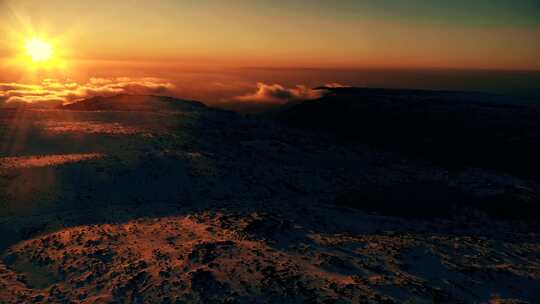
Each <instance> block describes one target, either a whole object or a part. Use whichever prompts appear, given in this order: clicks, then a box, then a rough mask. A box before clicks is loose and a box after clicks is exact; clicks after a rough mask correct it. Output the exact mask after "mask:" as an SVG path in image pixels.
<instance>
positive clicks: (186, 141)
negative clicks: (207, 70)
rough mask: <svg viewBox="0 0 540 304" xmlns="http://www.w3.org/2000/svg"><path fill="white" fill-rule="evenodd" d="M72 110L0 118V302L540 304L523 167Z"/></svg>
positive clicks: (531, 193)
mask: <svg viewBox="0 0 540 304" xmlns="http://www.w3.org/2000/svg"><path fill="white" fill-rule="evenodd" d="M324 98H328V96H327V97H324ZM324 98H323V101H324ZM117 99H118V100H121V101H118V100H117ZM129 100H132V102H133V104H135V105H137V104H139V105H141V106H132V105H131V104H130V103H129ZM148 100H150V106H149V104H148V103H146V102H148ZM85 102H88V103H87V104H86V105H87V106H85V104H84V103H80V104H78V105H73V106H70V107H68V108H64V109H32V108H22V109H10V110H3V111H2V112H1V113H0V148H1V150H0V188H1V191H0V235H1V237H0V250H1V259H0V261H1V262H0V303H537V302H539V301H540V288H538V286H540V242H539V240H540V239H539V235H538V233H539V232H540V229H539V226H538V224H537V214H535V212H536V211H537V210H538V209H537V207H536V206H537V204H538V198H539V195H540V186H539V185H538V179H537V177H536V176H535V175H534V174H532V173H531V171H532V170H530V169H527V168H525V167H523V168H525V169H521V167H520V170H513V169H512V168H514V166H510V167H512V168H510V169H508V170H507V169H505V168H506V167H504V166H503V167H500V166H499V167H498V166H492V165H491V164H492V163H490V162H484V163H472V164H471V162H473V161H474V158H471V159H470V160H471V162H469V161H467V162H464V163H460V164H459V165H456V164H454V163H451V164H449V163H447V162H445V161H444V160H443V161H441V159H440V158H437V157H433V158H431V157H425V156H423V155H422V156H418V155H415V154H414V153H410V150H407V149H404V148H402V146H399V145H398V146H391V145H386V144H381V143H380V142H373V141H372V140H370V137H362V136H359V137H356V138H355V139H354V140H351V138H350V137H348V136H343V138H342V139H341V138H340V139H336V138H337V137H336V136H334V135H335V134H337V133H333V132H335V131H336V130H340V129H329V128H324V129H317V128H313V127H312V125H311V126H309V124H308V123H307V122H309V121H312V120H310V119H307V118H306V116H304V115H305V114H303V113H302V116H301V117H302V118H299V117H300V116H295V117H296V119H297V121H296V122H301V123H303V124H304V125H302V126H300V128H298V125H296V126H295V127H290V125H291V120H290V119H291V118H290V117H293V116H292V114H286V115H289V116H287V117H286V118H283V117H279V119H280V120H281V122H284V121H285V122H286V123H287V124H286V125H284V124H282V123H279V122H275V121H273V120H268V119H264V118H258V117H249V116H248V117H246V116H242V115H238V114H235V113H231V112H227V111H220V110H214V109H211V108H207V107H205V106H203V105H200V104H197V103H192V102H183V101H179V100H174V99H168V98H166V99H162V98H158V97H141V96H132V97H128V96H121V97H117V98H116V99H115V98H112V99H101V100H98V101H85ZM163 102H165V103H167V106H166V107H164V106H163ZM170 103H173V104H172V105H171V104H170ZM176 103H178V104H176ZM123 104H129V106H125V105H123ZM111 105H112V106H111ZM299 106H302V105H299ZM298 109H300V108H297V109H294V108H291V109H288V110H289V111H298V112H295V113H299V111H300V110H298ZM368 109H370V108H368ZM445 110H447V109H445ZM302 111H303V110H302ZM424 112H425V111H424ZM294 115H299V114H294ZM531 115H532V114H531ZM381 116H382V115H381ZM381 116H379V117H381ZM533 116H534V115H533ZM454 117H457V116H454ZM319 118H320V117H319ZM329 119H330V118H329ZM332 119H334V120H335V118H332ZM521 121H522V122H521V123H523V124H525V123H527V124H531V125H534V122H531V120H527V121H525V119H523V118H521ZM293 125H294V124H293ZM307 126H308V127H307ZM306 127H307V128H306ZM357 129H358V128H356V129H355V130H357ZM350 130H351V133H352V130H353V128H352V127H351V128H350ZM372 130H373V129H372ZM490 130H495V131H497V129H493V128H492V129H490ZM534 132H536V131H535V129H534V128H533V129H530V131H528V132H526V133H525V135H524V136H529V137H527V138H533V137H534V134H535V133H534ZM365 133H366V132H365V131H363V134H365ZM333 134H334V135H333ZM339 134H343V133H339ZM379 134H381V133H379ZM536 134H538V133H536ZM401 135H403V133H401ZM338 137H341V136H338ZM389 138H390V139H389V141H391V139H392V137H389ZM414 138H415V137H414V136H412V137H409V138H408V140H412V139H414ZM516 141H517V142H518V144H519V145H521V144H523V143H522V142H520V141H519V139H517V140H516ZM519 145H518V146H519ZM519 147H523V146H519ZM530 147H531V149H533V148H534V146H533V145H530ZM494 155H495V156H498V155H499V154H498V153H494ZM493 159H494V158H493ZM531 166H532V164H531Z"/></svg>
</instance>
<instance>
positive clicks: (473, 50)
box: [0, 0, 540, 70]
mask: <svg viewBox="0 0 540 304" xmlns="http://www.w3.org/2000/svg"><path fill="white" fill-rule="evenodd" d="M0 3H1V4H0V5H1V6H0V30H2V32H3V33H2V34H3V35H2V38H1V39H0V56H1V57H9V56H10V55H13V54H12V53H13V52H16V50H17V49H18V48H19V45H14V44H16V43H17V42H16V41H15V39H14V38H13V37H12V36H13V33H14V32H18V34H19V35H20V34H21V33H22V34H23V35H24V34H26V35H28V33H30V32H33V33H37V34H38V35H44V36H46V37H51V38H53V39H56V40H57V41H58V44H59V45H61V47H62V48H63V50H62V51H63V52H65V53H66V55H65V56H66V57H69V59H71V60H110V61H116V60H123V61H125V60H131V61H167V62H175V63H183V64H201V65H205V64H209V65H214V64H223V65H232V66H279V67H337V68H343V67H347V68H373V67H386V68H388V67H390V68H402V67H406V68H432V67H450V68H488V69H519V70H538V69H540V56H539V55H538V54H540V2H539V1H537V0H476V1H466V0H454V1H444V0H407V1H405V0H393V1H391V0H372V1H368V0H364V1H362V0H340V1H322V0H310V1H308V0H292V1H290V0H289V1H285V0H275V1H257V0H255V1H254V0H250V1H247V0H246V1H244V0H232V1H217V0H216V1H212V0H201V1H182V0H161V1H146V0H130V1H127V0H126V1H108V0H94V1H88V0H70V1H67V0H48V1H41V0H4V1H2V0H0Z"/></svg>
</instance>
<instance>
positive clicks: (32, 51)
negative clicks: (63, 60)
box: [25, 37, 53, 63]
mask: <svg viewBox="0 0 540 304" xmlns="http://www.w3.org/2000/svg"><path fill="white" fill-rule="evenodd" d="M25 47H26V53H27V54H28V55H29V56H30V57H31V58H32V61H33V62H37V63H38V62H46V61H48V60H49V59H51V57H52V55H53V48H52V46H51V44H50V43H47V42H46V41H43V40H41V39H39V38H35V37H34V38H32V39H30V40H28V41H27V42H26V44H25Z"/></svg>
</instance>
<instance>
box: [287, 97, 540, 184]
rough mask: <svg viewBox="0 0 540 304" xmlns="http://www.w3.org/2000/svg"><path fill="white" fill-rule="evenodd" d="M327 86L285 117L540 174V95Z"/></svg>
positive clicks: (339, 136)
mask: <svg viewBox="0 0 540 304" xmlns="http://www.w3.org/2000/svg"><path fill="white" fill-rule="evenodd" d="M319 89H324V90H327V92H328V93H327V94H325V96H324V97H322V98H320V99H317V100H312V101H305V102H303V103H301V104H298V105H295V106H292V107H289V108H287V109H284V110H283V111H281V112H280V113H278V114H277V115H276V116H277V119H279V120H280V121H282V122H284V123H286V124H288V125H291V126H296V127H300V128H307V129H314V130H318V131H319V132H322V133H326V134H328V135H329V136H331V137H333V138H335V139H336V140H338V141H343V142H348V143H364V144H372V145H377V146H381V147H385V148H386V149H388V150H390V151H401V152H406V153H408V154H409V155H411V156H415V157H419V158H421V159H427V160H432V161H438V162H441V163H442V164H443V165H446V166H448V167H450V168H452V167H456V166H470V165H474V166H480V167H485V168H488V169H495V170H503V171H505V172H508V173H512V174H519V175H521V174H523V175H528V176H534V177H535V178H536V179H538V180H540V173H539V172H540V171H538V169H539V168H538V165H537V164H538V161H537V157H538V155H540V122H539V118H540V104H539V103H537V104H534V101H530V100H522V99H514V98H511V97H507V96H500V95H491V94H483V93H475V92H472V93H469V92H449V91H423V90H403V89H365V88H326V87H322V88H319Z"/></svg>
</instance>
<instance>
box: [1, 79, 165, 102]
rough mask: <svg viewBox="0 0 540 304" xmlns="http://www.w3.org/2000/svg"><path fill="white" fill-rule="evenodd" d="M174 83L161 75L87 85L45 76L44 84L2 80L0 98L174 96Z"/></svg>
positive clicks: (71, 99)
mask: <svg viewBox="0 0 540 304" xmlns="http://www.w3.org/2000/svg"><path fill="white" fill-rule="evenodd" d="M173 89H174V85H173V84H172V83H170V82H168V81H165V80H163V79H160V78H149V77H145V78H129V77H119V78H90V80H89V81H88V82H87V83H85V84H79V83H77V82H74V81H72V80H70V79H66V80H63V81H61V80H58V79H44V80H43V81H42V82H41V84H38V85H32V84H20V83H0V101H4V102H7V103H10V102H25V103H44V102H52V103H64V104H66V103H71V102H74V101H77V100H80V99H84V98H90V97H94V96H113V95H118V94H132V95H171V94H172V90H173Z"/></svg>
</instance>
